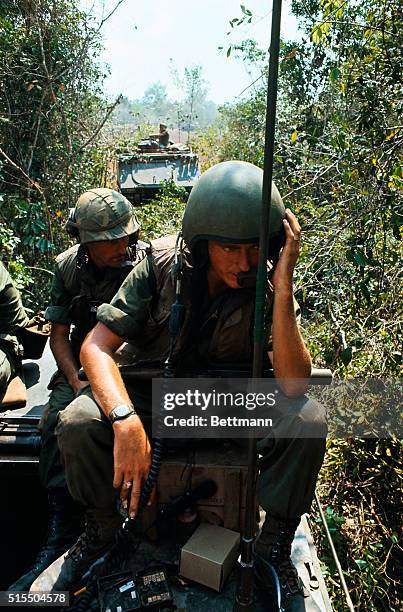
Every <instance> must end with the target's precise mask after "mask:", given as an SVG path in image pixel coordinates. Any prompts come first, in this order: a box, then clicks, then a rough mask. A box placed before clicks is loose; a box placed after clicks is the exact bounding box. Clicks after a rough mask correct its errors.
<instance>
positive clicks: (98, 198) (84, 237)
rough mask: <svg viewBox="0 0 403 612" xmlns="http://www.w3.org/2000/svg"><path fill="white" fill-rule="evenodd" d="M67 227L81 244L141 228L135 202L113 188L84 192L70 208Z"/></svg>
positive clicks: (118, 235)
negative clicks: (134, 207)
mask: <svg viewBox="0 0 403 612" xmlns="http://www.w3.org/2000/svg"><path fill="white" fill-rule="evenodd" d="M65 229H66V230H67V231H68V232H69V234H70V235H71V236H73V237H74V238H77V239H78V240H79V241H80V242H81V243H82V244H83V243H87V242H96V241H97V240H117V239H118V238H124V237H125V236H132V235H133V234H135V233H136V232H138V230H139V229H140V224H139V222H138V221H137V219H136V215H135V213H134V209H133V206H132V204H131V203H130V202H129V200H127V198H125V197H124V196H123V195H122V194H121V193H118V192H117V191H113V189H106V188H103V187H102V188H98V189H91V190H90V191H86V192H84V193H83V194H82V195H81V196H80V197H79V198H78V200H77V204H76V206H75V208H71V209H70V214H69V218H68V221H67V223H66V225H65Z"/></svg>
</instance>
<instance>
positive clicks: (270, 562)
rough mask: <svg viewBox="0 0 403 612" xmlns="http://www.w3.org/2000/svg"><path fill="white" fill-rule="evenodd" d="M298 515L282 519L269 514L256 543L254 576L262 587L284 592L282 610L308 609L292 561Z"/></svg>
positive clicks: (282, 593)
mask: <svg viewBox="0 0 403 612" xmlns="http://www.w3.org/2000/svg"><path fill="white" fill-rule="evenodd" d="M298 525H299V519H298V520H293V521H280V520H277V519H275V518H274V517H271V516H268V515H266V520H265V522H264V524H263V527H262V531H261V533H260V536H259V538H258V540H257V542H256V546H255V578H256V581H257V583H258V585H259V586H260V587H261V588H262V589H267V590H270V591H273V590H274V591H275V590H276V585H277V586H278V587H279V589H280V592H281V608H280V609H281V610H282V611H284V612H297V611H300V610H305V606H304V588H303V584H302V581H301V578H300V577H299V576H298V572H297V569H296V567H295V566H294V564H293V562H292V561H291V545H292V542H293V540H294V536H295V531H296V529H297V527H298Z"/></svg>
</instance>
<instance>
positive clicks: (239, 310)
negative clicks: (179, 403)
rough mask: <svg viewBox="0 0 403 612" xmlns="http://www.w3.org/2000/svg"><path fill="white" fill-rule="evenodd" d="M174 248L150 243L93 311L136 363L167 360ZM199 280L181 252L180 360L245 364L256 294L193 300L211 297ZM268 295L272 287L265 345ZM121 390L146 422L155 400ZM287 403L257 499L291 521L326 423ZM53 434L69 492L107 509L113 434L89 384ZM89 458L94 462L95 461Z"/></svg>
mask: <svg viewBox="0 0 403 612" xmlns="http://www.w3.org/2000/svg"><path fill="white" fill-rule="evenodd" d="M173 247H174V237H168V238H163V239H160V240H157V241H155V242H154V243H153V244H152V250H151V254H149V255H148V256H147V257H146V258H145V259H143V261H142V262H141V263H139V264H138V265H137V266H136V267H135V268H134V270H133V272H132V273H131V274H130V275H129V276H128V277H127V279H126V280H125V282H124V283H123V285H122V287H121V288H120V289H119V291H118V292H117V294H116V296H115V297H114V298H113V300H112V301H111V303H110V304H103V305H102V306H100V307H99V308H98V312H97V318H98V320H99V321H101V322H102V323H104V324H105V325H106V326H107V327H108V328H110V329H111V330H112V331H113V332H114V333H115V334H117V335H119V336H122V337H124V338H125V339H127V341H128V342H129V343H130V347H131V349H132V351H133V362H136V361H148V360H151V361H152V360H154V359H156V358H159V359H160V360H163V358H164V356H165V355H166V353H167V350H168V341H169V339H168V322H169V314H170V307H171V304H172V302H173V297H174V281H173V276H172V274H171V271H172V266H173V261H174V248H173ZM203 276H204V281H206V278H205V272H203V273H201V274H200V276H199V275H198V272H197V271H196V269H195V268H192V265H191V257H190V254H189V253H188V252H185V262H184V275H183V281H182V288H183V291H182V294H181V295H182V301H183V303H184V306H185V309H186V316H185V321H184V324H183V327H182V330H181V334H180V338H179V339H178V343H177V347H176V352H175V359H176V361H177V363H180V362H181V361H182V360H185V361H186V364H187V365H189V364H190V363H192V364H193V365H194V366H196V365H201V366H203V365H204V364H205V363H206V362H209V363H212V362H215V363H220V362H227V363H228V362H232V363H234V362H243V363H244V362H245V361H248V360H249V361H250V357H251V355H252V348H253V335H252V328H253V312H254V301H253V300H254V296H253V293H251V292H250V291H248V290H243V289H235V290H234V289H227V290H226V291H225V292H224V293H223V294H222V295H221V296H220V297H219V298H218V299H216V300H212V301H211V302H210V303H209V302H208V301H207V302H206V301H205V302H203V300H202V299H199V298H202V296H203V295H204V296H206V295H207V292H206V285H205V284H203ZM195 292H196V293H195ZM271 300H272V296H270V292H269V297H268V316H267V318H266V326H267V332H266V337H267V348H268V349H270V334H271V330H270V328H271V312H270V306H271ZM296 309H297V305H296ZM296 314H297V316H298V313H296ZM126 386H127V390H128V392H129V395H130V397H131V399H132V401H133V404H134V406H135V408H136V409H137V411H138V412H140V414H141V417H142V420H143V422H144V423H146V422H147V420H148V418H149V415H150V411H151V396H149V397H148V404H147V399H146V398H145V395H146V394H145V393H144V388H141V389H139V388H138V387H137V386H136V387H134V386H130V385H126ZM284 402H286V403H288V405H287V410H286V413H285V415H284V416H283V418H282V419H281V421H279V423H278V424H276V426H275V427H273V431H272V432H271V435H270V437H268V438H266V439H265V440H262V441H261V443H260V452H261V454H262V461H261V476H260V480H259V501H260V504H261V505H262V506H263V507H264V508H265V509H266V510H267V509H270V512H271V514H272V515H274V516H279V517H284V518H294V517H297V516H300V515H301V514H302V513H304V512H306V511H308V509H309V507H310V504H311V501H312V497H313V494H314V487H315V483H316V477H317V473H318V471H319V468H320V466H321V463H322V460H323V454H324V446H325V443H324V437H325V435H326V425H325V416H324V413H323V410H321V409H320V407H319V405H318V404H316V403H315V402H313V401H312V400H308V399H307V398H306V397H302V398H297V399H288V398H284ZM290 427H291V428H293V431H295V432H296V435H295V439H293V438H290V437H289V438H288V439H282V437H283V436H282V432H284V431H286V430H287V431H289V430H290ZM304 428H306V430H309V431H310V432H311V433H312V431H313V429H314V430H315V433H316V434H317V435H318V436H322V437H317V438H316V439H315V438H312V439H308V440H307V439H303V432H304ZM312 428H313V429H312ZM56 433H57V435H58V440H59V446H60V450H61V455H62V457H63V458H64V463H65V466H66V479H67V484H68V487H69V489H70V492H71V494H72V496H73V498H74V499H76V500H77V501H79V502H80V503H81V504H83V505H84V506H85V507H95V508H104V509H107V508H109V509H110V511H111V512H112V511H113V508H114V506H115V492H114V490H113V488H112V480H113V431H112V426H111V425H110V423H109V421H108V419H107V418H106V417H105V416H104V414H103V413H102V411H101V410H100V409H99V407H98V406H97V404H96V403H95V401H94V400H93V397H92V394H91V391H90V389H88V388H87V389H84V390H83V391H82V392H81V394H80V395H79V397H77V398H76V399H75V400H74V401H73V402H72V404H71V405H70V406H69V409H68V410H66V411H64V412H63V413H61V414H60V417H59V424H58V426H57V428H56ZM88 457H91V458H92V461H91V462H89V461H88V459H87V458H88Z"/></svg>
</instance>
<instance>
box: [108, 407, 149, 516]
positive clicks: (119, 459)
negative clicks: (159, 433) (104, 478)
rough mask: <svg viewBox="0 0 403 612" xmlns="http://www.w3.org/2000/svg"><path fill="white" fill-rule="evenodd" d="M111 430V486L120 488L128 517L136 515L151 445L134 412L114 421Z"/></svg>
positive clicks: (147, 470)
mask: <svg viewBox="0 0 403 612" xmlns="http://www.w3.org/2000/svg"><path fill="white" fill-rule="evenodd" d="M113 431H114V434H115V442H114V448H113V458H114V478H113V486H114V487H115V488H116V489H120V499H121V502H122V504H123V506H125V505H126V504H127V506H128V513H129V516H130V517H132V518H133V517H134V516H135V515H136V514H137V508H138V503H139V498H140V493H141V487H142V484H143V482H144V481H145V480H146V478H147V476H148V473H149V471H150V467H151V459H152V452H151V445H150V442H149V440H148V437H147V434H146V432H145V431H144V428H143V425H142V423H141V420H140V419H139V417H138V416H137V415H132V416H130V417H128V418H127V419H123V420H121V421H115V423H114V424H113ZM154 495H155V493H154ZM129 496H130V498H129Z"/></svg>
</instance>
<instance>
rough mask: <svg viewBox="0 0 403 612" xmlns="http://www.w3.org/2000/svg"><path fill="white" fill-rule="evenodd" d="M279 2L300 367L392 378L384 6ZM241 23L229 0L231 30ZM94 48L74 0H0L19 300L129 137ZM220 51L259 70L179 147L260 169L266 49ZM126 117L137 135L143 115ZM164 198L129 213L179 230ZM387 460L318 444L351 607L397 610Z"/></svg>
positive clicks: (390, 456) (396, 69)
mask: <svg viewBox="0 0 403 612" xmlns="http://www.w3.org/2000/svg"><path fill="white" fill-rule="evenodd" d="M292 10H293V12H294V14H295V15H296V16H297V17H298V18H299V21H300V23H301V27H302V29H303V33H304V34H303V38H302V40H301V41H298V42H289V41H287V42H282V45H281V61H280V82H279V99H278V120H277V121H278V124H277V144H276V157H275V170H274V176H275V180H276V183H277V186H278V188H279V190H280V193H281V194H282V195H283V198H284V201H285V203H286V205H288V206H289V207H290V208H292V209H293V210H294V211H295V212H296V214H297V216H298V218H299V220H300V221H301V224H302V226H303V249H302V255H301V259H300V263H299V266H298V270H297V278H296V287H297V298H298V300H299V302H300V303H301V306H302V308H303V314H304V335H305V337H306V338H307V341H308V343H309V347H310V350H311V352H312V355H313V358H314V361H315V363H316V364H317V365H322V366H329V367H331V368H332V369H333V371H334V372H335V373H336V375H337V376H339V377H367V378H368V377H381V378H397V377H399V375H400V373H401V367H402V352H401V322H402V318H401V305H400V304H401V240H402V207H401V202H402V189H403V171H402V157H403V155H402V142H403V126H402V123H401V117H402V95H401V93H402V74H401V70H402V65H403V61H402V60H403V51H402V39H401V32H402V31H403V19H402V12H401V6H400V2H399V1H398V0H360V1H359V2H358V1H356V0H293V1H292ZM249 19H251V20H252V23H253V15H252V14H251V13H250V11H249V10H248V9H247V8H246V7H245V6H243V7H242V6H241V12H240V14H239V15H238V16H235V17H234V19H233V20H232V28H237V27H238V26H239V25H242V24H243V23H249ZM223 38H224V34H223ZM100 44H101V39H100V25H99V24H96V23H95V22H94V21H93V20H92V19H91V17H90V16H88V15H86V14H84V13H83V12H82V11H80V10H79V3H78V1H76V0H57V1H56V0H38V1H36V2H33V1H31V0H15V1H14V2H11V3H10V2H1V1H0V60H1V61H0V243H1V256H2V258H3V259H6V260H8V262H9V268H10V270H11V272H12V274H13V276H14V277H15V279H16V281H17V282H18V284H19V286H20V287H21V289H22V292H23V297H24V301H25V303H26V304H27V306H28V307H31V308H32V309H36V308H38V307H40V306H41V307H43V306H44V296H45V295H46V294H47V291H48V288H49V282H50V279H51V272H50V271H51V269H52V266H53V258H54V255H55V254H57V253H58V252H59V251H60V250H62V249H63V248H65V247H66V246H67V245H68V244H69V242H68V240H67V239H66V236H65V233H64V231H63V222H64V220H65V219H66V215H67V210H68V208H69V207H71V206H73V205H74V202H75V200H76V198H77V196H78V195H79V193H80V192H81V191H83V190H85V189H86V188H88V187H90V186H94V185H98V186H99V185H105V184H107V183H108V181H109V180H110V177H109V174H110V169H111V166H110V165H109V164H108V163H107V160H108V159H110V157H111V156H112V151H113V148H118V147H119V146H122V142H123V144H124V145H125V146H127V145H128V143H129V144H130V143H133V142H134V141H133V136H132V134H129V135H127V134H126V135H125V134H123V133H122V131H121V129H120V128H119V129H116V128H115V127H114V126H113V124H112V123H111V120H110V118H111V115H112V111H113V109H114V107H115V103H114V102H113V103H110V102H107V101H106V100H105V99H104V97H103V95H102V79H103V76H104V73H105V69H104V68H103V67H102V66H100V65H99V63H98V62H97V54H98V52H99V49H100ZM225 50H226V52H227V53H228V54H233V55H237V56H238V57H239V58H240V61H243V62H245V63H246V64H248V63H249V64H250V65H253V66H254V67H255V68H256V66H260V69H261V74H262V76H261V78H260V79H259V80H258V81H257V82H256V83H255V84H254V85H253V86H252V87H251V88H250V89H249V90H248V91H247V92H246V94H244V96H243V97H242V98H241V101H239V102H237V103H234V104H228V105H226V106H224V107H223V108H221V109H220V114H219V119H218V121H217V122H216V123H215V124H214V125H212V126H211V127H209V128H208V129H206V130H204V131H202V132H199V133H198V134H197V135H196V137H195V138H194V142H193V146H194V148H195V149H196V150H197V151H198V153H199V155H200V157H201V159H202V161H203V166H204V169H205V168H207V167H208V166H209V165H211V164H213V163H215V162H218V161H221V160H224V159H243V160H247V161H251V162H253V163H256V164H258V165H260V166H263V148H264V120H265V104H266V86H267V82H266V81H267V63H268V53H267V52H266V50H264V49H259V48H258V47H257V45H256V43H255V41H253V40H252V39H250V40H245V41H244V42H243V43H241V44H237V45H235V46H228V47H227V48H225ZM117 102H118V101H116V103H117ZM138 127H139V129H138V130H137V131H136V134H137V137H140V136H141V135H143V134H146V133H147V130H148V127H149V126H143V127H142V126H138ZM180 196H181V194H180V193H178V191H177V190H175V188H172V187H171V188H169V187H167V189H166V190H165V191H164V192H163V193H162V194H161V196H160V197H159V198H158V199H157V200H156V201H153V202H152V203H151V204H149V205H148V206H145V207H143V208H141V209H140V210H139V215H140V217H141V222H142V226H143V235H144V236H146V237H147V236H148V237H150V238H152V237H155V236H158V235H162V234H164V233H165V232H168V231H172V230H173V229H175V227H178V225H179V223H180V218H181V213H182V210H183V207H184V204H183V202H182V200H181V197H180ZM396 409H398V407H396ZM400 459H401V443H400V441H399V440H397V439H373V440H357V439H352V438H347V439H341V440H331V441H330V442H329V447H328V454H327V459H326V462H325V466H324V468H323V470H322V475H321V481H320V486H319V494H320V499H321V501H322V504H323V505H324V506H325V508H326V515H327V521H328V524H329V527H330V529H331V532H332V534H333V536H334V538H335V542H336V546H337V550H338V553H339V555H340V559H341V563H342V566H343V569H344V571H345V572H346V579H347V583H348V586H349V589H350V591H351V596H352V598H353V601H354V604H355V605H356V608H357V609H358V610H362V611H364V610H365V611H378V610H379V611H380V610H385V611H386V610H387V611H397V610H400V599H399V590H398V589H399V585H398V581H399V568H400V566H399V555H400V557H401V550H402V549H401V542H399V531H400V525H401V514H400V507H401V493H400V491H401V489H402V478H401V477H402V471H401V467H400V465H401V461H400ZM322 541H323V542H324V540H322ZM319 553H320V557H321V559H322V560H323V563H324V571H325V573H327V574H328V581H327V584H328V588H329V589H330V591H331V595H332V600H333V605H334V608H335V609H336V610H343V609H345V600H344V598H343V595H342V593H341V589H340V581H339V578H338V576H337V574H336V571H335V565H334V563H333V560H332V558H331V555H330V553H329V549H328V548H327V546H326V544H325V543H323V544H322V545H321V547H320V551H319Z"/></svg>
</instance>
